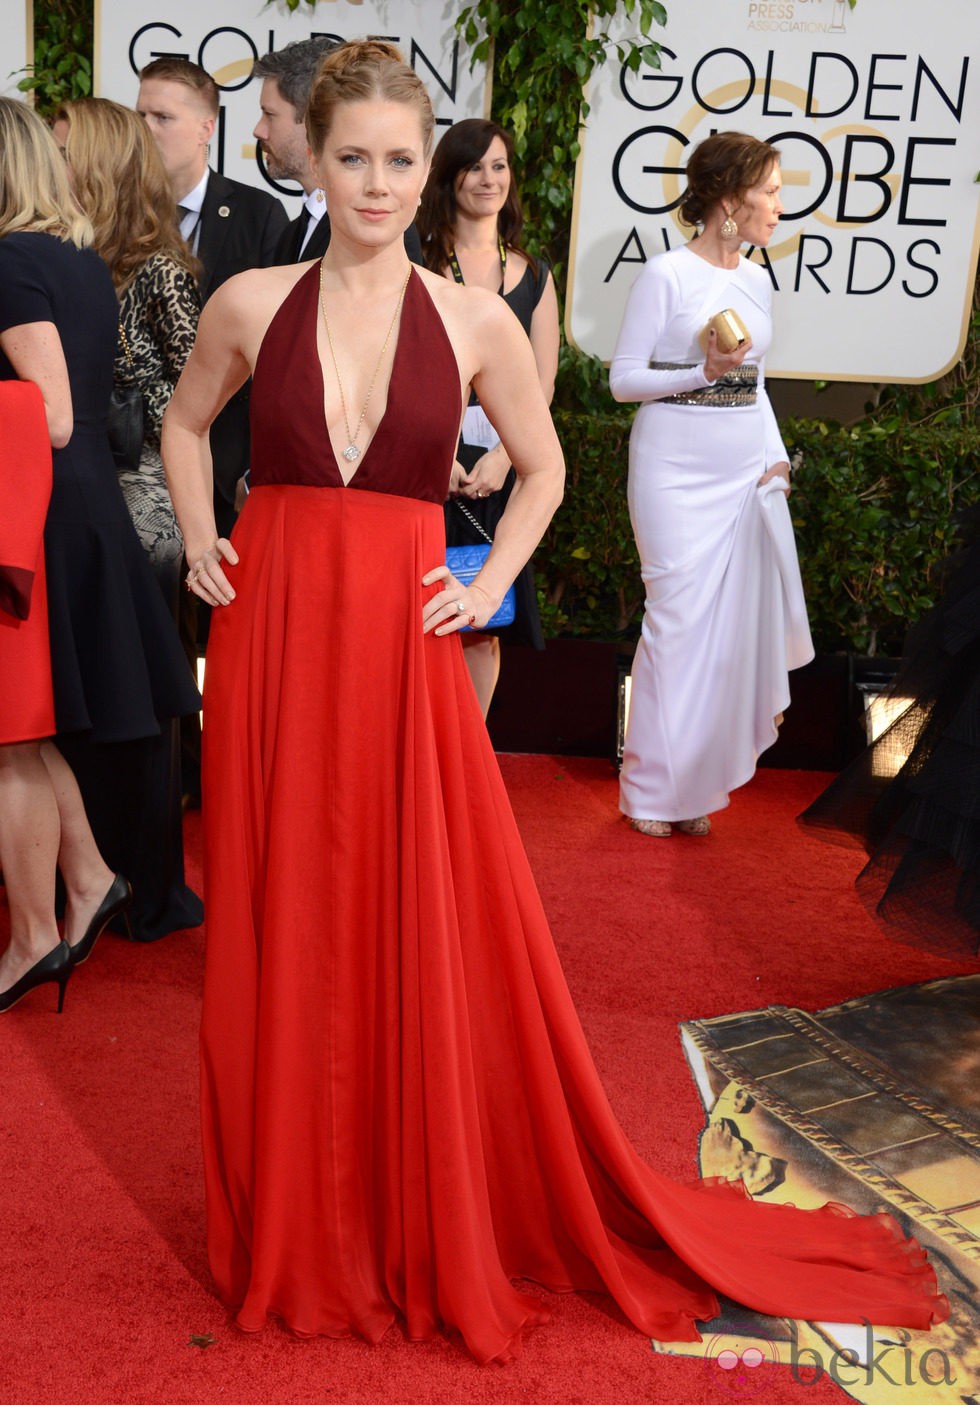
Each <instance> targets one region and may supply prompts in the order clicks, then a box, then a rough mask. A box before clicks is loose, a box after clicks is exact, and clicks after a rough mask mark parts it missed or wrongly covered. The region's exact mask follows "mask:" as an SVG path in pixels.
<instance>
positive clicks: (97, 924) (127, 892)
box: [68, 873, 133, 966]
mask: <svg viewBox="0 0 980 1405" xmlns="http://www.w3.org/2000/svg"><path fill="white" fill-rule="evenodd" d="M132 905H133V889H132V885H131V884H130V881H129V879H128V878H124V877H123V876H122V874H121V873H117V874H116V876H115V878H114V879H113V880H112V887H111V888H110V889H109V891H108V893H106V895H105V897H104V898H103V899H102V901H101V902H100V903H99V906H98V907H97V908H96V910H95V916H94V917H93V918H92V920H91V922H90V923H89V924H88V926H87V927H86V928H85V933H84V935H83V936H81V937H79V939H78V941H77V942H73V943H72V944H71V945H70V946H69V948H68V950H69V952H70V954H71V964H72V966H81V964H82V962H83V961H87V960H88V959H89V957H90V956H91V955H92V948H93V946H95V943H96V942H97V941H98V940H99V938H100V937H101V935H102V933H103V932H104V931H105V929H106V927H108V925H109V923H110V922H111V921H112V919H113V918H114V917H118V916H119V915H120V914H122V915H123V917H125V919H126V931H127V932H128V933H129V934H130V936H132V931H131V929H130V926H129V917H128V916H127V914H128V912H129V909H130V908H131V907H132Z"/></svg>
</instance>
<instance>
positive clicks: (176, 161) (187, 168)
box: [136, 58, 289, 536]
mask: <svg viewBox="0 0 980 1405" xmlns="http://www.w3.org/2000/svg"><path fill="white" fill-rule="evenodd" d="M218 103H219V98H218V89H217V86H216V84H215V82H214V79H213V78H212V77H211V75H210V74H209V73H207V72H206V71H205V70H204V69H203V68H201V67H200V66H199V65H198V64H196V63H191V62H190V61H189V60H188V59H182V58H160V59H155V60H154V61H153V62H152V63H149V64H147V65H146V67H145V68H144V69H143V70H142V71H141V73H140V91H139V97H138V99H137V103H136V110H137V112H139V113H140V115H141V116H142V117H143V118H145V120H146V123H147V126H148V127H149V128H150V131H151V132H152V133H153V137H154V139H155V141H156V144H157V146H158V148H159V150H160V155H161V156H162V157H163V164H164V166H165V167H166V168H167V174H168V175H169V176H170V179H171V182H172V184H173V188H174V193H175V197H176V200H177V206H178V213H179V216H180V229H181V233H182V234H183V236H184V238H185V239H186V240H187V242H188V244H189V245H190V246H191V249H192V250H193V251H194V253H195V254H197V257H198V258H199V259H200V261H201V264H202V265H203V271H202V274H201V280H200V286H201V298H202V301H205V302H206V301H207V299H208V298H209V297H210V296H211V294H212V293H213V292H215V290H216V289H218V288H220V287H221V284H222V283H224V282H225V280H226V279H228V278H231V277H232V276H233V275H234V274H236V273H242V272H244V270H245V269H248V268H267V267H268V266H269V265H270V264H273V263H276V262H277V259H276V247H277V245H278V243H279V240H280V239H281V237H282V235H283V234H284V232H285V231H286V229H287V228H288V223H289V221H288V218H287V215H286V212H285V210H284V209H283V207H282V205H281V203H280V202H279V201H278V200H277V199H276V197H275V196H274V195H271V194H270V193H269V192H268V191H264V190H258V189H257V188H256V187H255V186H251V185H244V184H243V183H242V182H241V181H234V180H229V179H228V177H227V176H223V175H221V174H220V173H219V172H218V171H213V170H211V168H210V167H209V166H208V145H209V143H210V141H211V138H212V136H213V134H214V128H215V123H216V121H217V116H218ZM248 449H249V444H248V387H247V386H245V387H243V389H242V390H241V391H239V392H238V394H237V395H236V396H234V397H233V399H232V400H231V401H230V402H229V403H228V405H226V406H225V408H224V410H222V412H221V414H220V415H219V416H218V418H217V419H216V420H215V422H214V425H213V426H212V429H211V457H212V460H213V462H214V507H215V517H216V519H217V524H218V531H219V533H220V534H221V535H222V536H227V534H228V532H230V531H231V527H232V524H233V522H234V520H235V489H236V485H237V483H238V480H239V479H240V478H241V477H242V475H243V474H244V473H245V471H246V469H247V468H248Z"/></svg>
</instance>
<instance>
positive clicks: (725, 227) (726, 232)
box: [718, 215, 738, 239]
mask: <svg viewBox="0 0 980 1405" xmlns="http://www.w3.org/2000/svg"><path fill="white" fill-rule="evenodd" d="M718 232H719V234H720V235H721V237H722V239H734V238H735V236H736V234H737V233H738V225H737V224H736V223H735V221H734V220H733V219H732V217H731V215H726V216H725V220H724V223H723V224H722V226H721V229H720V230H719V231H718Z"/></svg>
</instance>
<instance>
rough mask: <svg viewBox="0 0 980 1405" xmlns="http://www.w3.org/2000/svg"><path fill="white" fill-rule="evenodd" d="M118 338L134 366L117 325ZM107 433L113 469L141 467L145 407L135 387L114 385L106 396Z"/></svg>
mask: <svg viewBox="0 0 980 1405" xmlns="http://www.w3.org/2000/svg"><path fill="white" fill-rule="evenodd" d="M119 337H120V340H121V341H122V344H123V351H124V352H125V353H126V360H127V361H128V362H129V364H130V367H132V366H133V355H132V352H131V351H130V349H129V338H128V337H127V336H126V330H125V328H124V327H123V324H122V323H121V322H120V324H119ZM106 428H107V430H108V432H109V447H110V449H111V450H112V457H113V458H114V459H115V461H116V469H117V471H119V472H122V471H123V469H132V470H135V469H137V468H139V466H140V457H141V455H142V453H143V440H144V439H145V437H146V405H145V403H144V401H143V392H142V391H141V390H140V388H139V386H137V385H123V386H114V387H113V391H112V394H111V396H110V397H109V415H108V418H107V420H106Z"/></svg>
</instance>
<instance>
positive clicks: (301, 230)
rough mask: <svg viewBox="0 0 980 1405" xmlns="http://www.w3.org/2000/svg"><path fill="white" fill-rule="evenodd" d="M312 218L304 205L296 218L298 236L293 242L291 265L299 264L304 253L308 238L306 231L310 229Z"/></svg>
mask: <svg viewBox="0 0 980 1405" xmlns="http://www.w3.org/2000/svg"><path fill="white" fill-rule="evenodd" d="M310 218H311V216H310V212H309V210H308V209H307V207H306V206H305V205H304V206H303V208H302V209H301V210H300V212H299V214H298V215H297V216H296V235H295V238H294V240H293V248H292V257H291V259H290V263H299V259H300V254H301V253H302V252H303V240H304V239H305V238H306V231H307V229H308V227H309V223H310Z"/></svg>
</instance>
